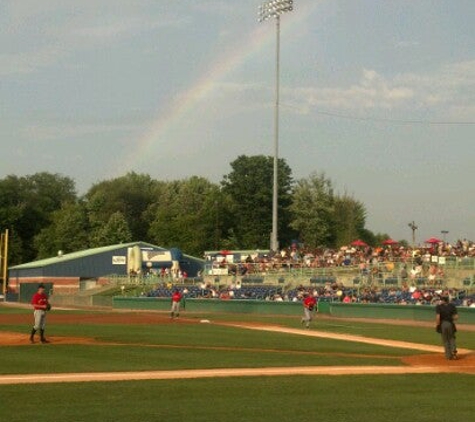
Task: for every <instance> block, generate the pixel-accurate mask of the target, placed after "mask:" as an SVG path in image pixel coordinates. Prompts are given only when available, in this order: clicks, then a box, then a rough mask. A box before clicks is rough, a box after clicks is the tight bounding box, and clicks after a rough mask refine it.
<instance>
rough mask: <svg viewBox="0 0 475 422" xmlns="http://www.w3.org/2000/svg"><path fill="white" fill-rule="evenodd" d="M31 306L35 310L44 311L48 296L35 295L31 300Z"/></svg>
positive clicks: (43, 294) (42, 294) (44, 294)
mask: <svg viewBox="0 0 475 422" xmlns="http://www.w3.org/2000/svg"><path fill="white" fill-rule="evenodd" d="M31 304H32V305H33V308H35V310H38V309H40V310H45V308H46V305H47V304H48V296H47V295H46V293H35V294H34V295H33V298H32V299H31Z"/></svg>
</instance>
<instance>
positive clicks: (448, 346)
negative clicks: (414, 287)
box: [435, 296, 458, 360]
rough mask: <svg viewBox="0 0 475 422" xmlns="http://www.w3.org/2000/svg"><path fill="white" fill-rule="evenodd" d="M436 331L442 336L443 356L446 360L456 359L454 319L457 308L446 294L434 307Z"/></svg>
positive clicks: (456, 314) (456, 315)
mask: <svg viewBox="0 0 475 422" xmlns="http://www.w3.org/2000/svg"><path fill="white" fill-rule="evenodd" d="M435 313H436V320H435V321H436V331H437V332H438V333H440V335H441V336H442V343H443V344H444V349H445V357H446V359H448V360H455V359H457V346H456V344H455V332H456V331H457V329H456V328H455V321H456V320H457V319H458V313H457V308H456V307H455V305H454V304H453V303H452V302H450V301H449V297H448V296H443V297H442V298H441V301H440V303H439V304H438V305H437V306H436V307H435Z"/></svg>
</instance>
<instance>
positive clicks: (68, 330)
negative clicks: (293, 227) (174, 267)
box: [0, 305, 475, 422]
mask: <svg viewBox="0 0 475 422" xmlns="http://www.w3.org/2000/svg"><path fill="white" fill-rule="evenodd" d="M47 319H48V322H47V323H48V326H47V331H46V334H47V337H48V338H49V340H50V343H49V344H39V343H36V344H30V342H29V340H28V333H29V331H30V328H31V324H32V311H31V310H30V309H28V308H24V307H21V308H20V307H13V306H11V305H8V306H7V305H0V354H1V355H0V359H1V363H2V364H1V365H0V420H1V421H8V422H15V421H38V422H41V421H48V422H51V421H68V422H74V421H78V422H79V421H88V422H93V421H116V422H121V421H128V422H135V421H137V422H139V421H140V422H147V421H167V422H173V421H206V422H209V421H226V422H235V421H236V422H237V421H257V422H260V421H262V422H270V421H273V422H274V421H279V422H284V421H292V422H295V421H316V420H324V421H327V420H329V421H332V422H339V421H342V422H343V421H351V422H359V421H365V422H374V421H385V422H389V421H408V422H419V421H430V422H437V421H446V420H449V419H450V420H458V421H467V422H468V421H471V420H473V415H474V414H475V400H474V399H475V393H474V391H475V389H474V386H475V382H474V381H475V378H474V375H475V327H474V326H473V325H466V324H465V325H464V324H463V321H460V322H461V323H460V324H459V330H458V333H457V341H458V347H459V356H460V358H459V359H458V360H456V361H446V360H445V359H444V357H443V353H442V347H441V344H440V337H439V336H438V335H437V334H436V333H435V331H434V327H433V325H432V324H429V323H417V324H415V323H412V322H410V321H379V322H377V323H375V322H374V321H373V322H369V321H362V320H343V319H335V318H330V317H323V316H317V318H316V320H315V321H314V322H313V325H312V327H311V328H310V329H309V330H306V329H304V328H303V327H302V326H301V325H300V318H298V317H288V316H276V315H274V316H269V315H266V316H259V315H241V314H240V315H234V314H212V315H211V314H209V315H206V314H191V313H186V312H184V313H182V314H181V316H180V318H178V319H176V320H171V319H170V318H169V316H168V314H167V313H163V312H137V311H134V312H127V311H120V312H118V311H104V310H103V311H84V310H82V311H80V310H66V309H64V310H59V309H55V310H53V311H52V312H50V313H49V315H48V317H47Z"/></svg>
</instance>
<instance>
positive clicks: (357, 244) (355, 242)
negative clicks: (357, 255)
mask: <svg viewBox="0 0 475 422" xmlns="http://www.w3.org/2000/svg"><path fill="white" fill-rule="evenodd" d="M351 246H368V245H367V244H366V243H365V242H363V241H362V240H361V239H356V240H353V242H351Z"/></svg>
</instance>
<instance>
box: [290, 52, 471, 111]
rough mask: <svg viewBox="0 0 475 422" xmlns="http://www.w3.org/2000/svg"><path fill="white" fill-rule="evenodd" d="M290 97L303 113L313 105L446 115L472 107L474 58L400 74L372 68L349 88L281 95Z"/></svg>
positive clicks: (293, 90) (301, 90)
mask: <svg viewBox="0 0 475 422" xmlns="http://www.w3.org/2000/svg"><path fill="white" fill-rule="evenodd" d="M285 97H286V98H292V107H293V108H296V109H300V111H301V112H302V113H307V112H308V111H309V110H311V109H314V108H322V109H325V110H338V111H348V110H351V111H359V110H362V109H363V110H365V109H366V110H368V109H386V110H406V109H414V108H421V109H422V108H435V107H437V108H442V107H445V111H446V115H454V113H453V112H454V111H455V110H457V115H458V116H460V113H461V112H462V114H464V115H468V112H467V113H465V112H464V110H472V109H473V108H474V107H475V61H466V62H459V63H453V64H449V65H445V66H443V67H440V68H439V69H434V70H433V71H432V72H428V73H423V74H417V73H403V74H399V75H396V76H395V77H392V78H389V77H385V76H383V75H381V74H379V73H378V72H376V71H375V70H373V69H364V70H363V71H362V76H361V78H360V80H359V82H358V83H357V84H354V85H351V86H349V87H335V88H313V87H301V88H298V89H289V90H288V91H286V92H285V94H284V98H285Z"/></svg>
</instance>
